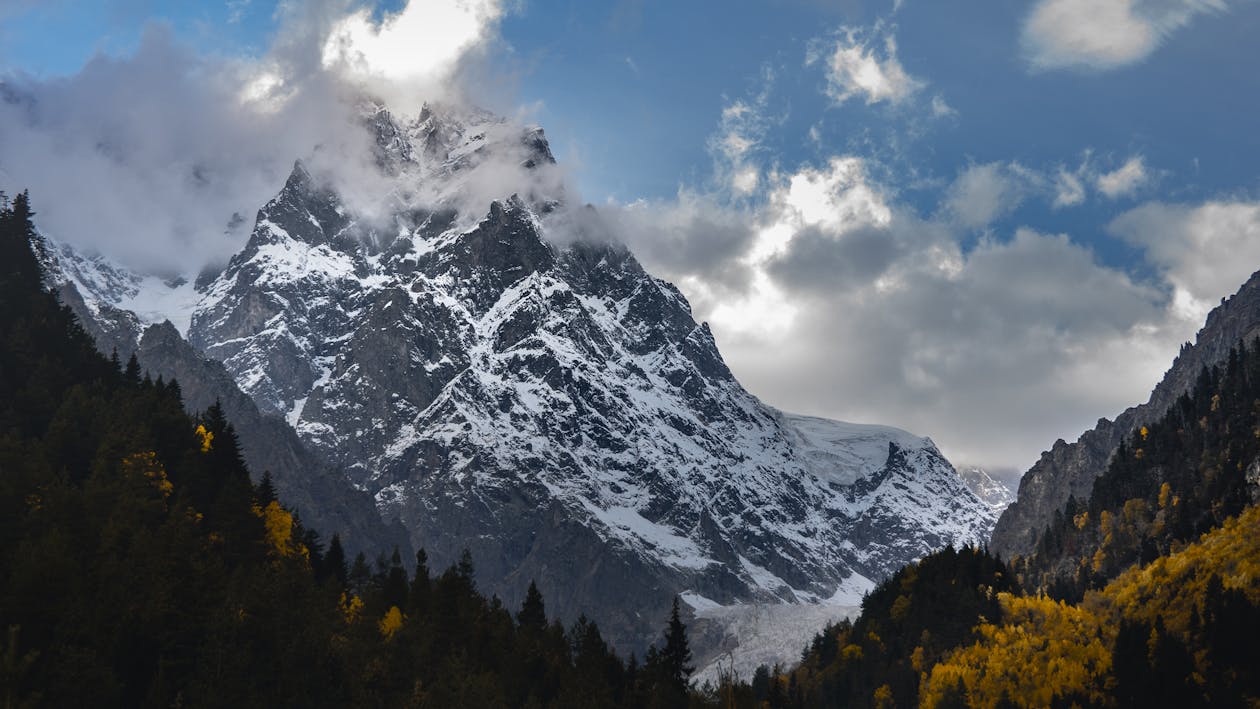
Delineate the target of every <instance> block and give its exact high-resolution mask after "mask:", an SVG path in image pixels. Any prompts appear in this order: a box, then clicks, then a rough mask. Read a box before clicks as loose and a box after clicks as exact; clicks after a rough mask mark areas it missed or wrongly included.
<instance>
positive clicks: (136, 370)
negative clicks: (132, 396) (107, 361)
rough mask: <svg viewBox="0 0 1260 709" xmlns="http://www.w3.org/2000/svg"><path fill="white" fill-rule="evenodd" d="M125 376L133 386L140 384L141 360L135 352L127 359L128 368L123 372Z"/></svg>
mask: <svg viewBox="0 0 1260 709" xmlns="http://www.w3.org/2000/svg"><path fill="white" fill-rule="evenodd" d="M123 376H124V377H126V378H127V381H129V382H131V383H132V384H139V383H140V360H138V359H136V353H135V352H132V353H131V356H130V357H128V358H127V368H126V369H124V370H123Z"/></svg>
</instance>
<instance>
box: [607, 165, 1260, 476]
mask: <svg viewBox="0 0 1260 709" xmlns="http://www.w3.org/2000/svg"><path fill="white" fill-rule="evenodd" d="M872 172H875V170H873V169H872V165H871V164H870V162H869V161H868V160H866V159H863V158H860V157H857V156H853V155H841V156H836V157H833V158H831V159H830V160H828V161H827V162H826V163H824V164H822V165H807V166H802V167H799V168H798V169H796V170H795V171H791V172H769V173H766V174H765V180H766V181H765V182H764V183H763V186H762V187H761V188H760V189H761V190H762V191H763V194H764V200H763V201H760V202H756V203H752V204H748V203H744V204H743V206H742V207H740V208H739V209H737V210H732V208H731V207H729V206H727V205H724V204H723V203H721V202H720V201H714V200H712V199H707V198H706V199H701V200H700V202H701V203H703V204H704V208H703V210H702V211H703V214H704V219H703V220H702V221H700V222H693V220H692V219H691V218H690V217H688V218H685V219H678V218H677V216H676V214H677V213H675V216H670V217H668V218H667V221H668V225H667V226H664V227H661V228H658V229H656V231H655V232H653V231H652V230H651V229H645V228H644V225H645V224H646V223H651V222H653V221H654V220H656V219H658V217H657V216H656V214H657V213H658V212H659V213H661V214H669V210H664V211H660V210H658V209H656V208H654V209H648V210H642V211H640V212H639V213H638V215H637V218H638V219H640V220H641V222H640V223H639V224H638V225H636V226H635V228H634V229H631V230H629V232H628V233H629V235H628V236H627V237H626V238H627V241H628V242H629V243H630V244H631V247H632V248H633V249H634V250H635V251H636V253H639V254H640V256H641V259H642V260H643V261H644V263H645V265H646V266H647V267H648V268H649V269H650V270H652V271H653V272H656V273H660V274H661V275H664V276H666V277H668V278H670V279H671V280H673V281H674V282H675V283H677V284H678V285H679V287H680V288H682V289H683V291H684V292H685V293H686V294H687V295H688V297H689V298H690V299H691V301H692V304H693V308H694V311H695V313H696V315H697V317H698V318H699V319H705V320H708V321H709V322H710V324H711V325H712V327H713V330H714V334H715V336H716V337H717V339H718V341H719V344H720V346H721V349H722V352H723V355H724V357H725V358H726V360H727V361H728V363H729V364H730V365H731V367H732V370H733V371H735V373H736V374H737V376H738V377H739V378H740V381H741V382H743V383H744V384H745V385H746V386H748V387H749V389H750V390H752V391H753V392H754V393H758V394H760V395H762V396H764V397H765V398H766V399H767V401H768V402H769V403H771V404H773V405H775V406H779V407H782V408H784V409H787V410H793V411H800V412H803V413H810V414H816V415H822V416H830V417H834V418H839V419H844V420H856V421H868V422H880V423H888V424H893V425H897V426H902V427H905V428H907V429H909V430H912V431H915V432H916V433H920V434H923V435H931V436H932V437H933V438H934V440H936V441H937V443H938V444H940V445H941V447H942V449H943V450H944V451H945V453H946V454H947V455H949V456H951V457H953V458H956V459H960V460H969V461H974V462H978V463H980V464H983V465H988V466H1003V465H1005V466H1013V467H1019V468H1020V469H1025V468H1026V467H1027V466H1028V465H1030V464H1031V463H1032V462H1033V461H1034V460H1036V458H1037V456H1038V455H1039V454H1040V452H1041V451H1042V450H1044V449H1045V448H1046V447H1047V446H1048V444H1049V443H1050V442H1052V441H1054V440H1055V439H1056V438H1069V439H1070V438H1073V437H1075V436H1076V435H1078V434H1079V433H1080V432H1081V431H1082V430H1085V429H1086V428H1088V427H1090V426H1091V425H1093V423H1094V422H1095V421H1096V420H1097V418H1098V417H1099V416H1111V415H1115V414H1116V413H1118V412H1120V411H1122V410H1123V409H1124V408H1126V407H1127V406H1130V405H1132V404H1135V403H1138V402H1140V401H1142V400H1143V399H1144V398H1145V397H1146V395H1147V394H1148V393H1149V391H1150V387H1151V385H1152V384H1153V383H1154V382H1155V381H1157V380H1158V379H1159V377H1160V375H1161V374H1162V373H1163V371H1164V369H1165V368H1166V367H1167V366H1168V363H1169V362H1170V361H1171V360H1172V358H1173V356H1175V354H1176V352H1177V349H1178V347H1179V345H1180V344H1181V343H1182V342H1183V341H1185V340H1186V339H1188V338H1190V337H1192V336H1193V334H1194V332H1195V331H1196V330H1197V329H1198V328H1199V327H1200V326H1201V324H1202V318H1203V317H1204V315H1205V314H1206V312H1207V309H1208V308H1210V307H1211V305H1214V304H1215V303H1216V302H1217V301H1218V300H1219V298H1220V297H1221V296H1222V295H1224V294H1226V293H1227V292H1231V291H1232V290H1233V289H1235V288H1237V286H1238V285H1239V284H1240V283H1242V282H1243V280H1245V278H1246V276H1247V275H1248V272H1249V271H1248V269H1249V268H1250V266H1251V265H1255V264H1260V205H1237V204H1235V205H1204V206H1202V207H1195V208H1189V207H1166V206H1164V205H1148V206H1147V207H1145V208H1142V209H1141V210H1134V211H1133V212H1130V213H1129V214H1128V215H1126V216H1125V217H1122V218H1121V219H1119V220H1117V221H1116V223H1115V224H1113V225H1112V227H1111V229H1112V231H1113V232H1114V233H1116V234H1117V235H1120V236H1121V237H1122V238H1125V239H1126V240H1130V241H1132V242H1133V243H1135V244H1138V245H1140V246H1142V247H1143V248H1144V250H1145V253H1146V254H1147V264H1148V265H1149V266H1150V272H1151V273H1153V274H1154V275H1153V276H1148V277H1147V279H1146V280H1138V279H1135V278H1134V277H1133V276H1132V275H1130V274H1129V273H1128V272H1126V271H1124V270H1122V269H1118V268H1113V267H1110V266H1107V265H1105V264H1103V263H1100V262H1099V261H1098V259H1097V258H1096V257H1095V256H1094V254H1093V252H1092V251H1091V250H1090V249H1089V248H1088V247H1086V246H1083V245H1081V244H1079V243H1077V242H1075V241H1073V240H1072V239H1071V238H1070V237H1069V236H1067V235H1064V234H1045V233H1040V232H1038V231H1035V230H1033V229H1028V228H1018V229H1013V230H996V229H993V228H992V226H991V223H992V222H993V220H994V219H995V218H997V217H999V216H1002V215H1009V214H1010V213H1011V210H1012V209H1013V208H1014V206H1015V205H1018V204H1019V201H1020V200H1022V199H1030V198H1033V197H1043V198H1045V199H1046V201H1047V202H1051V201H1055V202H1057V203H1058V204H1059V206H1068V205H1071V204H1077V203H1080V202H1081V201H1083V200H1084V199H1086V196H1087V193H1088V191H1089V190H1092V189H1097V186H1096V183H1097V181H1098V178H1099V176H1100V175H1099V173H1098V171H1097V170H1096V169H1095V168H1094V167H1093V166H1092V155H1091V154H1090V153H1089V152H1088V151H1087V152H1086V153H1084V155H1083V158H1082V161H1081V163H1080V164H1079V166H1078V167H1076V168H1075V169H1072V168H1068V167H1063V166H1060V167H1059V168H1055V169H1053V170H1047V171H1044V172H1040V171H1033V170H1030V169H1027V168H1025V167H1024V166H1022V165H1020V164H1019V163H1014V162H1004V163H1002V162H999V163H987V164H981V165H972V166H970V167H968V168H967V169H965V170H964V171H963V172H961V173H960V175H959V176H958V178H957V180H955V182H954V183H953V185H951V186H950V187H949V188H947V189H946V190H945V191H944V195H943V199H942V204H941V207H940V208H939V209H938V210H936V213H935V216H934V217H932V218H930V219H923V218H920V217H918V216H916V214H915V213H914V212H913V211H912V210H911V209H910V208H908V207H907V206H906V205H904V204H900V203H898V202H897V201H896V198H895V193H893V192H891V191H890V190H888V189H886V188H884V187H883V186H881V185H880V184H879V183H877V182H876V181H874V180H873V179H872V177H871V175H872ZM687 200H689V201H690V202H691V206H689V207H688V209H692V210H694V209H695V205H696V204H697V202H696V200H697V197H696V196H695V195H689V196H688V197H687ZM724 212H725V213H726V214H727V216H726V217H721V216H720V215H721V214H722V213H724ZM737 224H738V225H747V226H741V227H740V229H739V230H738V231H737V232H732V233H733V234H734V233H737V234H738V237H730V236H728V237H723V236H722V229H724V228H725V229H732V228H733V225H737ZM977 227H987V229H986V231H985V233H984V235H983V236H981V237H980V239H979V241H978V242H975V241H974V236H973V235H974V229H975V228H977ZM636 232H638V233H649V234H650V233H656V234H657V235H658V236H656V237H651V238H650V239H649V241H650V242H653V244H654V245H653V247H652V248H646V249H645V248H643V246H642V244H641V243H636V242H635V241H634V239H635V236H634V233H636ZM693 232H694V236H693ZM1187 234H1190V235H1191V236H1189V237H1187V236H1186V235H1187ZM678 253H685V254H686V255H685V257H684V258H679V257H677V256H675V254H678ZM1231 257H1232V258H1231Z"/></svg>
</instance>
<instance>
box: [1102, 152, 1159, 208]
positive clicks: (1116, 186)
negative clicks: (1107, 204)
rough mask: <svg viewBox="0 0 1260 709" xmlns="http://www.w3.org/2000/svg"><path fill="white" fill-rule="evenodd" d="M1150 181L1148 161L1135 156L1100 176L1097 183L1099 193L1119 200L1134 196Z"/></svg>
mask: <svg viewBox="0 0 1260 709" xmlns="http://www.w3.org/2000/svg"><path fill="white" fill-rule="evenodd" d="M1149 180H1150V174H1149V173H1148V172H1147V169H1146V159H1145V158H1143V157H1142V156H1141V155H1135V156H1133V157H1131V158H1129V160H1128V161H1127V162H1125V163H1124V164H1123V165H1121V166H1120V167H1118V168H1116V169H1115V170H1113V171H1111V172H1106V173H1103V174H1100V175H1098V177H1097V179H1096V181H1095V182H1096V184H1097V185H1098V191H1099V192H1102V193H1103V194H1104V195H1106V196H1107V197H1108V198H1109V199H1119V198H1121V197H1129V196H1132V195H1133V194H1134V193H1135V192H1137V191H1138V189H1140V188H1141V187H1142V186H1143V185H1145V184H1146V183H1147V182H1148V181H1149Z"/></svg>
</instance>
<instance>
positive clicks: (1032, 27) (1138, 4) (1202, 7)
mask: <svg viewBox="0 0 1260 709" xmlns="http://www.w3.org/2000/svg"><path fill="white" fill-rule="evenodd" d="M1227 7H1228V4H1227V2H1226V0H1040V1H1039V2H1038V3H1037V4H1036V6H1034V7H1033V9H1032V12H1031V13H1029V15H1028V18H1027V19H1026V20H1025V22H1024V25H1023V30H1022V34H1021V43H1022V45H1023V50H1024V54H1025V56H1026V58H1027V59H1028V60H1029V62H1030V63H1031V65H1032V67H1033V68H1034V69H1039V70H1050V69H1091V70H1104V69H1114V68H1116V67H1121V66H1125V65H1128V64H1132V63H1134V62H1137V61H1141V60H1142V59H1145V58H1146V57H1147V56H1148V55H1150V53H1151V52H1153V51H1155V49H1156V48H1157V47H1158V46H1159V44H1160V42H1161V41H1163V39H1164V38H1165V37H1167V36H1168V35H1169V34H1171V33H1172V32H1174V31H1175V30H1178V29H1180V28H1181V27H1184V26H1185V25H1187V24H1188V23H1189V22H1190V21H1191V20H1192V19H1193V18H1194V17H1195V16H1196V15H1199V14H1202V13H1205V12H1213V11H1216V12H1220V11H1224V10H1225V9H1227Z"/></svg>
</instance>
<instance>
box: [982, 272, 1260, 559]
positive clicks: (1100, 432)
mask: <svg viewBox="0 0 1260 709" xmlns="http://www.w3.org/2000/svg"><path fill="white" fill-rule="evenodd" d="M1257 336H1260V273H1256V274H1253V275H1252V276H1251V278H1249V279H1248V280H1247V282H1246V283H1244V284H1243V286H1242V287H1241V288H1240V289H1239V290H1238V292H1237V293H1235V294H1234V295H1233V296H1231V297H1230V298H1229V299H1228V300H1224V299H1223V300H1222V301H1221V304H1220V305H1219V306H1217V307H1216V308H1214V309H1213V310H1212V312H1210V313H1209V314H1208V317H1207V322H1206V323H1205V324H1204V326H1203V328H1202V329H1201V330H1199V332H1198V334H1197V335H1196V337H1195V341H1194V343H1193V344H1191V343H1188V342H1187V343H1186V344H1184V345H1182V347H1181V352H1180V353H1179V354H1178V355H1177V357H1176V359H1174V360H1173V363H1172V366H1171V367H1170V368H1169V369H1168V371H1167V372H1166V373H1165V374H1164V377H1163V379H1161V380H1160V382H1159V384H1157V385H1156V386H1155V389H1154V390H1153V391H1152V392H1151V396H1150V399H1148V400H1147V402H1146V403H1145V404H1142V405H1140V406H1134V407H1132V408H1129V409H1126V410H1125V411H1124V412H1123V413H1121V414H1120V415H1118V416H1117V417H1116V418H1115V420H1114V421H1112V420H1109V419H1105V418H1104V419H1099V420H1098V424H1097V425H1096V426H1095V427H1094V428H1092V429H1090V430H1089V431H1086V432H1085V433H1083V434H1081V437H1080V438H1079V439H1077V440H1076V441H1075V442H1074V443H1067V442H1066V441H1064V440H1063V439H1059V440H1058V441H1055V443H1054V445H1053V446H1052V447H1051V448H1050V450H1048V451H1046V452H1044V453H1042V454H1041V459H1040V460H1038V461H1037V462H1036V463H1035V464H1034V465H1033V466H1032V467H1031V468H1030V469H1029V470H1028V472H1026V473H1024V476H1023V478H1021V480H1020V483H1019V493H1018V496H1017V499H1016V500H1015V502H1014V503H1012V504H1011V505H1010V507H1007V508H1006V511H1005V512H1003V513H1002V516H1001V517H1000V518H999V519H998V523H997V526H996V527H995V528H994V530H993V537H992V541H991V542H990V547H991V548H992V549H993V551H995V552H997V553H998V554H1001V555H1002V556H1004V557H1007V558H1010V557H1013V556H1017V555H1019V556H1022V555H1026V554H1028V553H1030V552H1031V551H1032V549H1033V546H1034V544H1035V543H1036V540H1037V535H1039V534H1040V533H1041V532H1042V531H1044V530H1045V528H1046V526H1047V525H1048V524H1049V523H1050V521H1051V520H1052V519H1053V516H1054V513H1055V512H1056V511H1057V510H1061V509H1063V507H1064V506H1065V505H1066V504H1067V501H1068V499H1069V498H1070V497H1076V498H1077V499H1078V500H1086V499H1088V498H1089V496H1090V493H1091V491H1092V489H1093V485H1094V480H1095V479H1096V478H1098V476H1099V475H1101V474H1102V473H1103V472H1104V471H1105V470H1106V467H1107V464H1108V463H1109V462H1110V460H1111V456H1112V454H1113V453H1115V451H1116V448H1117V447H1119V445H1120V442H1121V441H1122V440H1124V438H1125V437H1127V436H1130V435H1132V434H1133V432H1135V431H1137V430H1138V429H1139V428H1140V427H1142V426H1143V425H1146V424H1148V423H1151V422H1152V421H1154V420H1156V419H1158V418H1159V417H1160V416H1161V415H1163V414H1164V412H1166V411H1167V410H1168V409H1169V407H1171V406H1172V405H1173V403H1174V402H1175V401H1176V400H1177V397H1179V396H1181V395H1182V394H1184V393H1186V392H1187V391H1189V390H1190V388H1191V387H1192V386H1193V385H1194V382H1195V379H1196V378H1197V377H1198V376H1199V372H1200V371H1201V370H1202V369H1203V368H1204V367H1212V366H1214V365H1217V364H1220V363H1221V362H1224V361H1225V359H1226V357H1228V356H1229V351H1230V349H1231V348H1233V347H1236V346H1237V345H1238V344H1239V343H1241V342H1243V341H1248V342H1249V341H1251V340H1252V339H1254V338H1256V337H1257Z"/></svg>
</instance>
